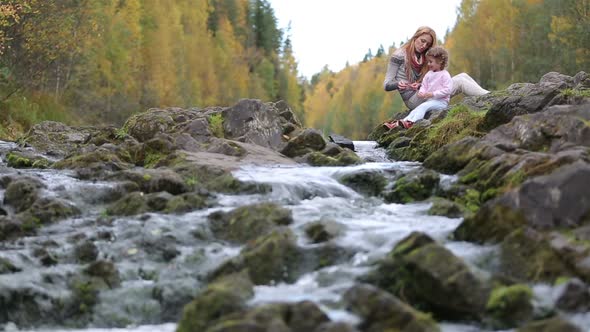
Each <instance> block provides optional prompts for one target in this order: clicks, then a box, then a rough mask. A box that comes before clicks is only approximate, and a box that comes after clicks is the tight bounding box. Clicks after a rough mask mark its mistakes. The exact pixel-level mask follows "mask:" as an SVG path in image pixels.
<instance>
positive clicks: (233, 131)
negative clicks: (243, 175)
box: [223, 99, 285, 150]
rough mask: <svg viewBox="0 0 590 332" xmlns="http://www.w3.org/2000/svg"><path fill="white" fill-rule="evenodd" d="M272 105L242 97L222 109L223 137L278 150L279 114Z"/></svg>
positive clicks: (281, 140) (281, 133)
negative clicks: (235, 102)
mask: <svg viewBox="0 0 590 332" xmlns="http://www.w3.org/2000/svg"><path fill="white" fill-rule="evenodd" d="M273 106H274V105H271V104H265V103H263V102H262V101H260V100H255V99H242V100H240V101H238V103H237V104H235V105H234V106H232V107H229V108H226V109H224V110H223V130H224V133H225V137H226V138H228V139H233V140H236V141H240V142H247V143H253V144H256V145H260V146H264V147H267V148H271V149H274V150H280V149H281V148H282V147H283V146H284V145H285V144H284V142H283V137H282V135H283V130H282V126H281V115H280V114H279V112H278V110H277V109H276V108H275V107H273Z"/></svg>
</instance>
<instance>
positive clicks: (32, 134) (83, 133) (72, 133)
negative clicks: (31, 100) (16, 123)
mask: <svg viewBox="0 0 590 332" xmlns="http://www.w3.org/2000/svg"><path fill="white" fill-rule="evenodd" d="M102 130H103V129H102V128H94V129H91V128H76V127H69V126H67V125H65V124H63V123H60V122H54V121H43V122H41V123H38V124H36V125H34V126H33V127H31V129H30V130H29V132H28V133H27V134H26V135H25V136H24V137H23V138H21V139H19V143H20V144H21V145H25V146H32V147H33V148H35V150H36V151H37V152H39V153H42V154H46V155H50V156H53V157H64V156H66V155H69V154H71V153H73V152H75V151H76V150H77V149H78V147H79V146H80V144H83V143H84V142H86V141H88V140H89V139H90V137H91V136H92V135H93V133H94V134H95V135H96V133H97V132H100V131H102Z"/></svg>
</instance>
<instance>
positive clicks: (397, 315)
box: [344, 284, 440, 332]
mask: <svg viewBox="0 0 590 332" xmlns="http://www.w3.org/2000/svg"><path fill="white" fill-rule="evenodd" d="M344 301H345V302H346V304H347V307H348V308H349V310H351V311H352V312H354V313H355V314H357V315H358V316H360V317H361V319H362V322H361V323H360V326H359V328H360V330H361V331H366V332H380V331H415V332H429V331H432V332H438V331H440V329H439V327H438V325H437V324H436V322H435V321H434V320H433V319H432V318H430V316H428V315H427V314H425V313H422V312H419V311H417V310H415V309H413V308H412V307H410V306H408V305H407V304H405V303H403V302H402V301H400V300H399V299H398V298H397V297H395V296H393V295H391V294H389V293H387V292H384V291H382V290H380V289H378V288H376V287H373V286H370V285H363V284H361V285H356V286H354V287H352V288H351V289H349V290H348V291H346V293H345V294H344Z"/></svg>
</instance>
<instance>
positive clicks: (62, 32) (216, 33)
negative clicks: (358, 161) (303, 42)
mask: <svg viewBox="0 0 590 332" xmlns="http://www.w3.org/2000/svg"><path fill="white" fill-rule="evenodd" d="M285 30H286V31H285ZM588 31H590V1H589V0H463V1H462V2H461V5H460V7H459V8H458V9H457V20H456V24H455V26H454V27H453V28H452V29H450V30H449V31H446V33H444V34H443V32H441V31H438V34H439V38H441V40H439V43H440V44H442V45H443V46H445V47H446V48H448V50H449V52H450V56H451V61H450V68H449V71H450V72H451V74H452V75H454V74H457V73H460V72H467V73H469V74H470V75H471V76H473V77H474V78H475V79H476V80H477V81H479V82H480V83H481V84H482V85H483V86H484V87H485V88H487V89H491V90H494V89H502V88H505V87H507V86H508V85H510V84H511V83H514V82H536V81H538V79H539V78H540V77H541V76H542V75H543V74H544V73H546V72H549V71H558V72H561V73H564V74H567V75H574V74H575V73H576V72H578V71H580V70H585V71H588V69H589V68H590V66H589V64H590V33H588ZM289 34H290V32H289V31H288V29H280V28H279V27H278V25H277V19H276V17H275V14H274V10H273V8H272V6H271V5H270V4H269V2H268V1H266V0H104V1H91V0H10V1H2V2H0V138H3V139H13V138H15V137H16V136H17V135H19V134H20V133H22V132H24V131H25V130H27V129H28V128H29V127H30V126H31V125H33V124H35V123H38V122H40V121H43V120H56V121H62V122H65V123H68V124H76V125H81V124H114V125H120V124H121V123H122V122H123V121H124V120H125V119H126V118H127V117H129V116H130V115H131V114H133V113H136V112H140V111H144V110H146V109H149V108H152V107H183V108H189V107H206V106H214V105H219V106H228V105H232V104H233V103H235V102H236V101H237V100H238V99H240V98H257V99H261V100H264V101H276V100H285V101H287V102H288V103H289V105H291V107H292V109H293V110H294V111H295V112H296V114H297V115H299V117H300V118H301V120H302V121H303V122H304V123H305V125H306V126H308V127H313V128H317V129H320V130H323V131H324V132H325V133H330V132H337V133H339V134H341V135H345V136H348V137H351V138H353V139H365V138H366V135H367V134H368V133H369V132H370V131H371V129H372V128H373V127H374V126H375V125H377V124H379V123H380V122H381V121H383V120H385V119H387V118H389V117H390V116H391V115H392V114H393V113H395V112H400V111H403V110H404V107H405V106H403V103H402V102H401V99H400V98H399V96H398V95H397V93H386V92H384V91H383V87H382V82H383V78H384V74H385V71H386V68H387V62H388V54H390V53H391V52H393V51H394V50H395V48H396V45H395V43H393V44H392V45H388V46H387V47H384V46H383V45H379V46H378V48H377V51H376V52H375V55H373V54H372V52H371V50H369V52H368V53H367V55H366V56H365V57H364V59H362V60H361V59H359V63H357V64H351V65H349V66H347V67H346V68H344V69H343V70H341V71H339V72H332V71H330V70H329V68H327V67H325V68H324V70H322V71H321V72H320V73H317V74H315V75H314V76H313V77H312V78H311V80H310V81H308V80H306V79H305V78H303V77H300V76H299V74H298V71H297V59H295V58H294V56H293V49H292V45H291V42H290V35H289ZM400 46H401V45H400Z"/></svg>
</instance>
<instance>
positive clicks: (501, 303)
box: [486, 284, 533, 329]
mask: <svg viewBox="0 0 590 332" xmlns="http://www.w3.org/2000/svg"><path fill="white" fill-rule="evenodd" d="M532 297H533V291H532V290H531V289H530V288H529V287H528V286H526V285H522V284H520V285H512V286H507V287H504V286H500V287H496V288H494V290H493V291H492V293H491V295H490V298H489V300H488V303H487V305H486V314H487V315H490V316H491V318H492V323H491V324H492V326H493V327H494V328H496V329H507V328H511V327H516V326H521V325H523V324H524V323H526V322H528V321H530V320H532V318H533V305H532V303H531V300H532Z"/></svg>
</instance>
